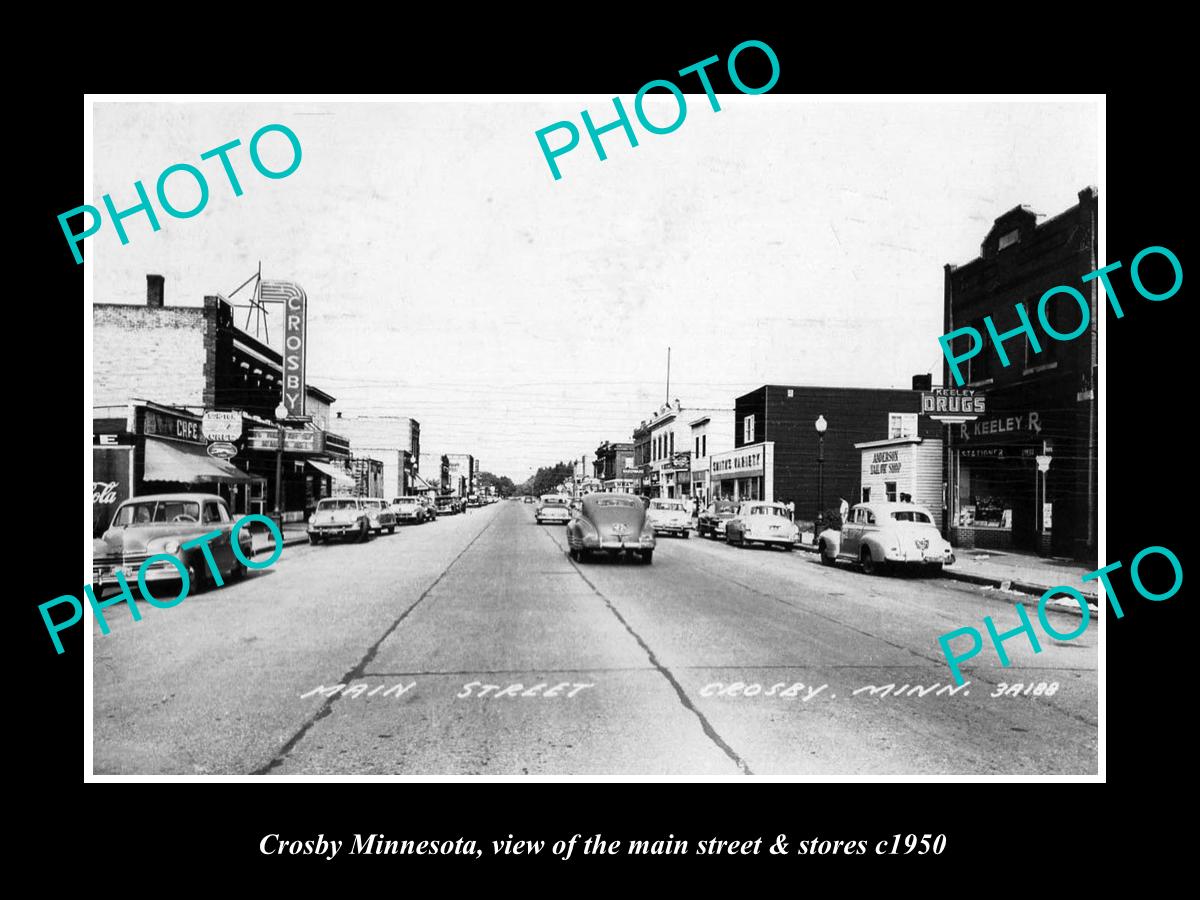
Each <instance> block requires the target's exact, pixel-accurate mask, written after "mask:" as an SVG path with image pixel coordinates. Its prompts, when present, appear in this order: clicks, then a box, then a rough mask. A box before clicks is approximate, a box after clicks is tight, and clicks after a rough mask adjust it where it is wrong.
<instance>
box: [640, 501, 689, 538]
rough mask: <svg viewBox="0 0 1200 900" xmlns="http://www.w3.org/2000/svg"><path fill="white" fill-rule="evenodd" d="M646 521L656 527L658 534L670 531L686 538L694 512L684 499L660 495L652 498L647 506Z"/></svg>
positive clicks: (655, 530) (655, 531)
mask: <svg viewBox="0 0 1200 900" xmlns="http://www.w3.org/2000/svg"><path fill="white" fill-rule="evenodd" d="M646 521H648V522H649V523H650V525H651V527H653V528H654V533H655V534H656V535H657V534H662V533H663V532H669V533H671V534H677V535H679V536H680V537H681V538H686V537H687V536H688V533H689V532H688V529H690V528H691V525H692V514H691V510H690V508H689V506H688V505H687V504H686V503H684V502H683V501H682V500H671V499H668V498H665V497H659V498H655V499H654V500H651V501H650V505H649V506H648V507H646Z"/></svg>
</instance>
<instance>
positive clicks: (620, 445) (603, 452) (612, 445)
mask: <svg viewBox="0 0 1200 900" xmlns="http://www.w3.org/2000/svg"><path fill="white" fill-rule="evenodd" d="M632 467H633V444H632V443H631V442H628V441H627V442H618V441H605V442H604V443H603V444H601V445H600V446H599V447H597V448H596V458H595V459H594V460H592V475H593V477H594V478H595V479H596V480H597V481H599V482H600V485H601V488H602V490H606V491H621V492H624V491H632V490H633V489H634V488H635V487H636V486H637V479H636V478H635V477H633V474H632V473H631V472H628V473H627V472H626V470H627V469H632Z"/></svg>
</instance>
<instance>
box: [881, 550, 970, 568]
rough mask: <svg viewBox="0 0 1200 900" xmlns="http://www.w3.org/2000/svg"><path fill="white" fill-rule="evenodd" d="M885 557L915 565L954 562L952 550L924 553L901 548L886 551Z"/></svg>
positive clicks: (892, 561) (950, 563) (896, 561)
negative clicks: (889, 551)
mask: <svg viewBox="0 0 1200 900" xmlns="http://www.w3.org/2000/svg"><path fill="white" fill-rule="evenodd" d="M883 558H884V559H886V560H887V561H888V562H890V563H905V564H908V565H913V566H922V565H929V564H931V563H942V564H943V565H953V564H954V554H953V553H952V552H950V551H946V552H944V553H923V552H921V551H920V550H912V551H904V550H900V551H897V552H895V553H885V554H884V557H883Z"/></svg>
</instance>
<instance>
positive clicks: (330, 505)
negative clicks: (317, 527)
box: [317, 497, 358, 512]
mask: <svg viewBox="0 0 1200 900" xmlns="http://www.w3.org/2000/svg"><path fill="white" fill-rule="evenodd" d="M317 509H319V510H321V511H322V512H324V511H327V510H331V509H358V501H357V500H353V499H351V498H348V497H342V498H340V499H336V500H322V501H321V502H320V503H318V504H317Z"/></svg>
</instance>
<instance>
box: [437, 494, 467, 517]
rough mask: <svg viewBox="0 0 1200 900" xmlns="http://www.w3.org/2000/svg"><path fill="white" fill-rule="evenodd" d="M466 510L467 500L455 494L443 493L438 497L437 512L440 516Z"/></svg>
mask: <svg viewBox="0 0 1200 900" xmlns="http://www.w3.org/2000/svg"><path fill="white" fill-rule="evenodd" d="M466 510H467V503H466V501H465V500H463V499H462V498H461V497H458V496H456V495H454V494H442V495H441V496H439V497H438V498H437V514H438V515H439V516H453V515H457V514H458V513H460V512H466Z"/></svg>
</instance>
